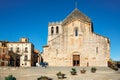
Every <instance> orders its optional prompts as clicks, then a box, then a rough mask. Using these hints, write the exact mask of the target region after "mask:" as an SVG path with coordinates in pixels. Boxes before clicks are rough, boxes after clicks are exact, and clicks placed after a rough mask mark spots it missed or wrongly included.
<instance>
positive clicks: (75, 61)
mask: <svg viewBox="0 0 120 80" xmlns="http://www.w3.org/2000/svg"><path fill="white" fill-rule="evenodd" d="M73 66H80V55H73Z"/></svg>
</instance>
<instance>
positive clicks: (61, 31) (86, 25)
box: [42, 9, 110, 66]
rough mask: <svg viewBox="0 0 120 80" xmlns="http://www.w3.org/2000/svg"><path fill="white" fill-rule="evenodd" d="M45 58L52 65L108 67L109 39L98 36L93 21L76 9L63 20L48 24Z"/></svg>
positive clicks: (44, 49) (44, 48) (44, 50)
mask: <svg viewBox="0 0 120 80" xmlns="http://www.w3.org/2000/svg"><path fill="white" fill-rule="evenodd" d="M42 57H43V60H44V61H45V62H48V64H49V66H107V62H108V60H109V59H110V40H109V38H107V37H104V36H101V35H98V34H96V33H95V32H94V31H93V23H92V21H91V20H90V18H89V17H87V16H86V15H85V14H83V13H82V12H80V11H79V10H78V9H74V10H73V11H72V12H71V13H70V14H69V15H68V16H67V17H66V18H65V19H64V20H63V21H61V22H52V23H49V24H48V40H47V45H46V46H44V47H43V54H42Z"/></svg>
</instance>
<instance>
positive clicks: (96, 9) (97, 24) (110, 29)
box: [0, 0, 120, 60]
mask: <svg viewBox="0 0 120 80" xmlns="http://www.w3.org/2000/svg"><path fill="white" fill-rule="evenodd" d="M76 1H77V3H78V9H79V10H80V11H81V12H83V13H84V14H86V15H87V16H88V17H90V18H91V20H92V22H93V24H94V32H96V33H98V34H100V35H103V36H106V37H109V38H110V42H111V51H110V53H111V58H112V59H114V60H120V42H119V41H120V36H119V35H120V31H119V30H120V0H0V40H8V41H19V38H21V37H28V38H29V40H30V42H32V43H33V44H34V45H35V48H36V49H38V50H40V51H42V46H43V45H46V43H47V30H48V22H56V21H62V20H63V19H64V18H65V17H66V16H67V15H69V14H70V13H71V12H72V11H73V10H74V8H75V2H76Z"/></svg>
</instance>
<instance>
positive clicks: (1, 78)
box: [0, 67, 120, 80]
mask: <svg viewBox="0 0 120 80" xmlns="http://www.w3.org/2000/svg"><path fill="white" fill-rule="evenodd" d="M71 68H72V67H47V68H43V67H16V68H15V67H0V80H5V77H6V76H8V75H13V76H14V77H16V79H17V80H37V78H39V77H40V76H47V77H50V78H52V80H58V78H57V76H56V73H58V72H59V71H61V72H62V73H64V74H66V75H65V78H64V79H63V80H120V69H119V70H118V71H114V70H112V69H110V68H108V67H97V71H96V73H91V72H90V68H91V67H75V68H76V70H77V75H71V74H70V71H71ZM83 68H85V69H86V70H87V71H86V73H85V74H81V73H80V70H81V69H83Z"/></svg>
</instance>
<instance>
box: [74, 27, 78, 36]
mask: <svg viewBox="0 0 120 80" xmlns="http://www.w3.org/2000/svg"><path fill="white" fill-rule="evenodd" d="M74 33H75V36H78V28H75V31H74Z"/></svg>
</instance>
